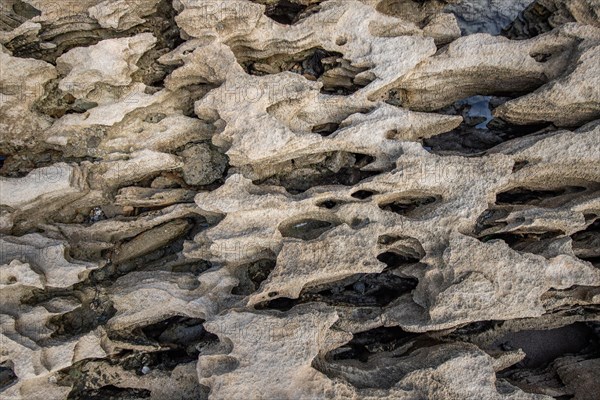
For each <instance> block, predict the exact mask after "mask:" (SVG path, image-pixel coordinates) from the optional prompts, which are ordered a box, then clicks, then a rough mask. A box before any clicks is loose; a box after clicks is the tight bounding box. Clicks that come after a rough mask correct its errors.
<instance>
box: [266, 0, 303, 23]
mask: <svg viewBox="0 0 600 400" xmlns="http://www.w3.org/2000/svg"><path fill="white" fill-rule="evenodd" d="M306 8H307V6H305V5H302V4H298V3H293V2H291V1H289V0H279V1H277V2H275V3H274V4H269V5H267V7H266V9H265V15H266V16H267V17H269V18H271V19H272V20H273V21H276V22H279V23H280V24H284V25H293V24H294V23H295V22H297V20H298V17H299V15H300V14H301V13H302V12H303V11H304V10H306Z"/></svg>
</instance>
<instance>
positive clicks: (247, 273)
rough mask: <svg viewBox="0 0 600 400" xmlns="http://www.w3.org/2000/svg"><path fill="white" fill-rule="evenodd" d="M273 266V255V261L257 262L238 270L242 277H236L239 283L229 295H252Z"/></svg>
mask: <svg viewBox="0 0 600 400" xmlns="http://www.w3.org/2000/svg"><path fill="white" fill-rule="evenodd" d="M275 265H276V262H275V255H273V259H262V260H258V261H255V262H253V263H250V264H248V265H246V266H242V267H240V268H238V270H239V271H241V275H242V276H238V279H239V281H240V283H239V284H238V285H237V286H236V287H234V288H233V290H232V291H231V293H232V294H237V295H242V296H247V295H249V294H251V293H254V292H255V291H256V290H258V288H259V287H260V284H261V283H262V282H263V281H264V280H265V279H267V278H268V277H269V274H271V272H272V271H273V269H274V268H275Z"/></svg>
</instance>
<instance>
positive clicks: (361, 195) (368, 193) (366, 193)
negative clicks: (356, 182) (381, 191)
mask: <svg viewBox="0 0 600 400" xmlns="http://www.w3.org/2000/svg"><path fill="white" fill-rule="evenodd" d="M374 194H377V192H374V191H372V190H357V191H356V192H354V193H352V194H351V196H352V197H354V198H355V199H360V200H366V199H368V198H369V197H372V196H373V195H374Z"/></svg>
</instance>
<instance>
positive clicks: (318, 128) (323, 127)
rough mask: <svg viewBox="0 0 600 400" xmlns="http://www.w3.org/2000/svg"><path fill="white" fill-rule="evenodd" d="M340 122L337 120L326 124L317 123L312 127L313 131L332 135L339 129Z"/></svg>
mask: <svg viewBox="0 0 600 400" xmlns="http://www.w3.org/2000/svg"><path fill="white" fill-rule="evenodd" d="M339 126H340V124H338V123H336V122H328V123H325V124H320V125H315V126H313V127H312V133H318V134H319V135H321V136H323V137H327V136H330V135H331V134H332V133H334V132H335V131H337V129H338V128H339Z"/></svg>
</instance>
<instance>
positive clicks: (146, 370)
mask: <svg viewBox="0 0 600 400" xmlns="http://www.w3.org/2000/svg"><path fill="white" fill-rule="evenodd" d="M149 373H150V367H149V366H147V365H144V366H143V367H142V374H144V375H147V374H149Z"/></svg>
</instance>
